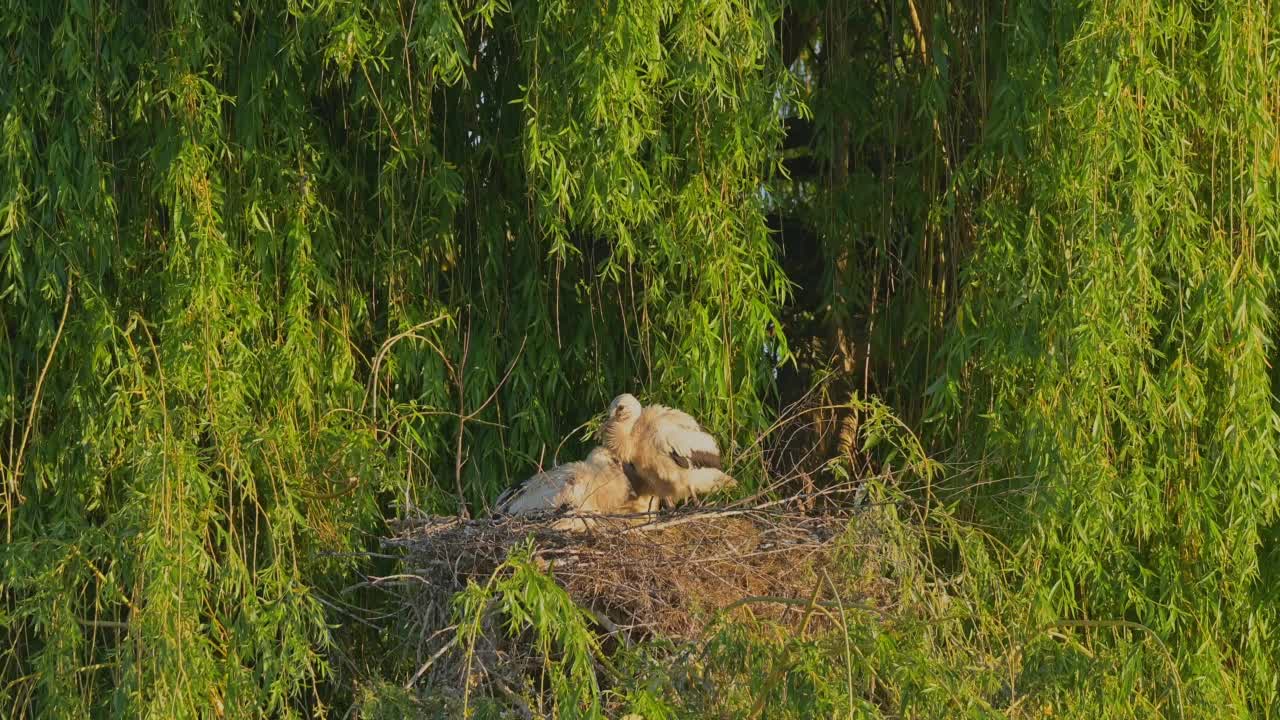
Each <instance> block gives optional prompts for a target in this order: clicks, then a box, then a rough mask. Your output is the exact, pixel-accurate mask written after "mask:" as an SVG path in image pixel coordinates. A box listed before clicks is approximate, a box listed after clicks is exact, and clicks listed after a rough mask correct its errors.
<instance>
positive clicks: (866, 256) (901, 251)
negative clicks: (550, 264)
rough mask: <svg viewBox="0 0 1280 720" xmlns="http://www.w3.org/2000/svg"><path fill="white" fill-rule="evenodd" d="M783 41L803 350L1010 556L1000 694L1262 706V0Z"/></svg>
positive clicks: (865, 8) (1270, 225)
mask: <svg viewBox="0 0 1280 720" xmlns="http://www.w3.org/2000/svg"><path fill="white" fill-rule="evenodd" d="M785 25H786V27H787V31H786V32H783V33H781V34H780V36H779V37H780V42H781V47H782V51H783V53H784V54H786V53H789V54H790V56H791V57H792V58H793V60H794V64H793V69H794V70H795V71H796V72H797V73H798V74H799V75H801V76H802V77H805V78H806V79H807V80H808V81H809V82H808V84H807V85H806V90H805V93H804V94H802V95H801V100H802V101H804V102H806V103H807V104H808V105H809V107H810V108H811V109H812V115H813V121H812V122H809V121H807V120H803V119H797V120H795V121H793V122H791V123H789V125H790V127H791V128H792V130H793V132H791V133H789V136H788V138H787V145H788V146H790V147H794V148H796V150H795V151H792V152H789V153H788V158H787V163H788V165H789V167H790V168H791V169H792V170H793V173H792V177H793V178H794V180H795V185H794V187H793V188H792V189H791V193H790V194H789V195H787V196H786V197H788V198H789V200H790V202H791V205H784V206H783V208H784V209H783V212H780V213H779V214H778V215H777V216H776V218H777V220H778V226H779V227H780V228H781V229H782V233H781V234H780V243H781V244H782V245H783V246H784V247H785V248H787V249H788V250H800V252H791V253H788V254H787V255H784V266H785V267H786V268H787V269H788V271H789V272H790V273H791V276H792V277H793V278H794V279H796V281H797V282H798V283H800V285H801V286H803V289H802V290H801V291H798V292H797V294H796V303H795V304H794V305H792V306H789V307H788V308H787V317H788V320H789V321H792V322H791V327H790V328H789V329H790V330H791V332H792V338H791V339H792V344H793V347H799V346H800V343H801V338H800V335H801V334H806V335H810V336H812V337H813V338H814V340H813V341H812V342H810V343H808V344H807V345H806V347H811V348H812V349H810V350H808V352H810V353H811V354H812V355H813V356H816V357H817V358H818V359H824V358H827V357H834V358H836V360H837V363H838V365H839V366H840V368H841V370H842V371H843V373H844V377H845V380H846V383H847V384H848V385H849V386H852V387H854V388H858V389H859V390H863V389H870V390H872V391H879V392H881V393H882V394H883V395H884V396H885V397H886V398H888V399H890V400H891V401H892V402H893V403H894V405H895V406H896V407H897V408H898V410H899V411H900V412H901V413H902V415H903V417H905V418H908V419H909V420H911V421H912V422H913V423H914V424H916V425H917V426H918V427H921V428H922V429H924V430H926V431H927V432H928V434H929V436H930V437H931V438H932V442H933V446H934V447H935V448H936V449H938V450H939V451H940V452H947V453H953V454H952V455H951V456H952V457H953V458H955V459H956V460H958V461H960V462H958V463H957V465H956V467H957V468H977V469H976V471H975V472H967V471H966V472H954V473H952V476H951V477H950V478H949V479H948V481H947V482H946V483H945V485H946V487H945V488H942V489H939V492H941V493H942V497H943V498H946V499H948V500H949V502H950V503H954V507H956V508H957V510H958V511H960V513H961V516H962V517H967V518H972V519H974V520H975V521H977V523H978V527H980V528H983V529H984V531H985V532H990V533H992V538H993V540H995V542H992V543H991V546H992V547H993V548H1001V549H1003V548H1004V547H1005V546H1006V545H1007V547H1008V553H1009V554H1008V555H1007V556H1005V561H1004V564H1005V567H1006V570H1008V571H1009V574H1008V575H1007V576H1006V577H1005V579H1004V580H1001V581H1000V582H999V583H997V585H999V586H1001V587H1003V589H1002V590H999V591H996V592H994V593H993V600H994V597H995V596H996V595H1000V594H1003V593H1005V592H1009V593H1010V595H1009V597H1016V598H1017V599H1018V601H1017V602H1016V603H1015V604H1014V606H1013V607H1005V608H1003V610H1004V611H1005V612H1010V613H1016V614H1017V615H1018V616H1019V618H1020V619H1019V620H1018V621H1017V622H1018V624H1021V625H1022V627H1021V629H1019V630H1017V631H1015V635H1016V638H1015V639H1013V641H1012V642H1013V643H1014V644H1015V645H1016V646H1018V647H1020V648H1023V649H1020V650H1019V651H1018V652H1017V653H1015V655H1017V656H1023V651H1024V650H1025V653H1026V654H1025V657H1026V662H1025V664H1022V663H1020V662H1019V663H1014V665H1015V666H1019V667H1020V668H1021V671H1022V674H1023V675H1024V677H1023V678H1022V682H1021V685H1022V686H1024V687H1025V686H1028V685H1031V684H1033V681H1032V680H1030V679H1029V678H1028V677H1025V676H1034V675H1036V674H1037V673H1039V672H1041V671H1040V670H1037V669H1036V667H1037V666H1039V667H1057V668H1065V667H1068V666H1070V665H1071V663H1070V662H1068V661H1067V660H1064V658H1069V657H1072V656H1073V654H1074V657H1075V658H1076V660H1081V659H1082V658H1083V657H1084V653H1083V652H1082V653H1076V650H1075V649H1074V647H1076V646H1075V645H1074V644H1075V643H1080V644H1081V646H1087V647H1088V648H1092V649H1091V650H1087V651H1086V652H1094V653H1097V654H1098V656H1099V658H1102V657H1103V656H1105V657H1106V658H1107V659H1105V660H1099V661H1097V662H1093V661H1090V662H1085V663H1084V664H1085V665H1087V666H1088V667H1089V668H1090V669H1089V670H1088V671H1087V672H1084V673H1082V674H1081V675H1079V676H1077V677H1076V678H1075V679H1074V680H1067V678H1066V676H1062V677H1059V680H1058V681H1059V682H1062V681H1064V680H1065V681H1066V682H1067V684H1068V685H1070V684H1080V685H1082V686H1083V687H1078V688H1075V689H1072V688H1063V687H1059V689H1058V691H1057V692H1058V698H1057V699H1058V700H1061V701H1062V702H1061V703H1060V704H1059V705H1058V707H1059V709H1060V710H1062V711H1063V712H1066V713H1072V712H1074V713H1078V714H1080V715H1082V716H1094V717H1096V716H1104V715H1105V716H1115V715H1116V714H1134V715H1137V716H1143V715H1144V714H1146V713H1156V714H1158V713H1164V714H1166V715H1177V714H1178V713H1179V711H1180V710H1181V712H1183V713H1185V716H1187V717H1191V716H1195V715H1205V714H1210V713H1213V714H1225V715H1230V716H1238V717H1260V716H1270V715H1274V714H1275V713H1276V712H1277V711H1280V674H1278V673H1280V654H1277V652H1276V650H1275V648H1276V647H1277V642H1276V628H1275V623H1276V619H1277V616H1276V612H1277V609H1278V608H1277V605H1276V602H1275V593H1274V591H1273V588H1274V587H1275V584H1276V582H1277V578H1278V577H1280V575H1278V574H1277V573H1278V572H1280V563H1277V558H1280V550H1277V548H1280V543H1278V542H1277V539H1278V538H1280V533H1278V532H1277V527H1280V514H1278V513H1280V462H1277V441H1278V440H1280V422H1278V420H1277V414H1276V409H1277V408H1276V400H1275V393H1276V389H1277V384H1276V383H1277V374H1276V372H1275V371H1274V369H1273V368H1274V367H1275V365H1276V349H1275V344H1274V340H1275V336H1276V324H1275V316H1274V307H1275V302H1276V297H1277V277H1276V272H1277V263H1278V261H1280V214H1278V213H1280V123H1278V122H1277V98H1278V97H1280V52H1277V31H1278V30H1280V6H1277V5H1276V4H1275V3H1270V2H1265V3H1256V2H1220V3H1188V2H1159V1H1151V0H1133V1H1127V0H1121V1H1119V2H1078V3H1075V2H1073V3H1038V2H1026V3H982V2H979V3H953V2H945V1H944V2H929V1H921V0H906V1H905V2H871V3H853V2H830V3H802V2H796V3H790V4H789V5H788V7H787V14H786V23H785ZM815 257H816V258H817V260H813V258H815ZM801 328H803V330H804V332H803V333H801V332H799V331H800V330H801ZM802 384H803V383H802ZM961 567H963V565H961ZM1006 582H1007V585H1005V584H1004V583H1006ZM1064 628H1066V630H1064ZM1064 632H1065V633H1067V634H1068V635H1069V639H1068V640H1066V641H1064V645H1063V646H1062V647H1060V648H1057V649H1051V648H1049V646H1053V645H1054V643H1052V642H1046V636H1047V635H1048V634H1051V633H1057V634H1059V635H1062V634H1063V633H1064ZM1103 648H1106V650H1103ZM1081 661H1082V660H1081ZM1113 661H1114V664H1113ZM1082 662H1083V661H1082ZM1119 665H1125V666H1127V667H1130V668H1132V667H1140V668H1142V669H1141V670H1140V671H1139V672H1138V673H1137V675H1138V676H1140V677H1143V678H1145V679H1144V680H1141V681H1138V682H1136V683H1135V682H1131V681H1119V682H1116V681H1113V678H1116V677H1122V676H1124V673H1119V672H1116V671H1115V670H1114V669H1107V668H1114V667H1117V666H1119ZM1045 672H1049V671H1045ZM1129 677H1133V676H1132V675H1131V676H1129ZM1068 697H1070V700H1067V699H1066V698H1068Z"/></svg>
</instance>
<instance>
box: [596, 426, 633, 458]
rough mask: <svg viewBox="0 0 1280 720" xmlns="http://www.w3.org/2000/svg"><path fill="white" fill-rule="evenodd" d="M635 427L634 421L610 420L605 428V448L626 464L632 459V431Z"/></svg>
mask: <svg viewBox="0 0 1280 720" xmlns="http://www.w3.org/2000/svg"><path fill="white" fill-rule="evenodd" d="M635 425H636V421H635V420H634V419H633V420H631V421H630V422H618V421H616V420H610V421H609V422H608V423H606V424H605V427H604V446H605V447H607V448H609V450H610V451H611V452H613V455H614V457H616V458H618V460H620V461H622V462H624V463H625V462H631V459H632V454H631V450H632V445H633V443H632V442H631V430H632V428H634V427H635Z"/></svg>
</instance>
